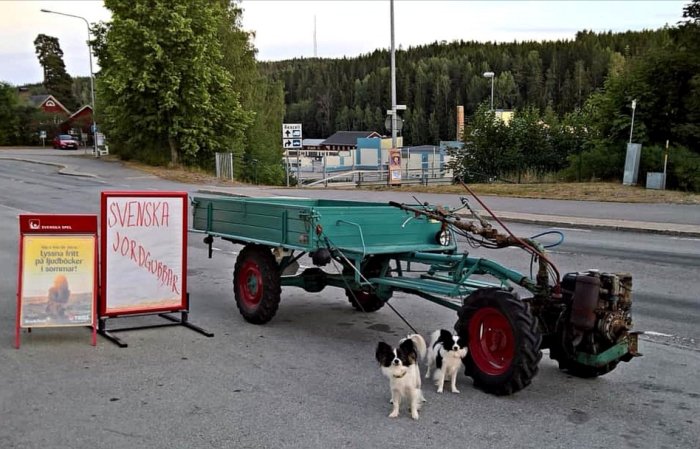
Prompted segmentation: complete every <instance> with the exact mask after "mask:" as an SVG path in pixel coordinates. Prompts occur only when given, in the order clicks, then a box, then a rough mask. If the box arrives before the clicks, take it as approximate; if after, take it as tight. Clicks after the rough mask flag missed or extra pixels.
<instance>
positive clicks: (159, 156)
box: [95, 0, 253, 166]
mask: <svg viewBox="0 0 700 449" xmlns="http://www.w3.org/2000/svg"><path fill="white" fill-rule="evenodd" d="M105 6H106V7H107V8H108V9H109V10H111V12H112V22H111V23H110V24H109V26H107V27H103V28H102V29H95V34H96V36H97V42H96V48H97V54H98V57H100V65H101V67H102V70H101V72H100V76H99V77H98V101H99V102H100V103H99V104H98V107H97V110H98V111H102V115H101V117H102V118H101V122H102V124H103V126H104V128H105V130H106V131H107V132H108V134H109V136H110V139H111V140H113V141H114V142H116V143H118V145H116V146H115V147H116V148H117V149H118V151H119V152H121V153H122V154H124V155H126V156H131V157H133V156H135V155H138V156H140V157H142V158H149V159H151V160H159V161H169V162H170V163H171V164H179V163H184V164H195V163H196V164H199V165H202V166H211V165H213V162H212V161H213V153H214V152H218V151H226V150H228V149H230V148H234V147H236V146H237V145H242V142H243V137H244V132H245V130H246V129H247V128H248V126H249V125H250V124H251V122H252V119H253V118H252V115H251V114H250V113H249V112H247V111H245V110H244V109H243V108H242V106H241V104H240V101H239V95H238V92H239V90H238V89H237V88H236V86H234V85H233V81H232V77H231V74H230V73H229V72H228V71H227V70H226V69H225V67H224V66H223V65H222V59H223V55H222V48H221V47H222V46H221V42H220V40H219V38H218V37H219V36H218V33H219V27H220V24H221V23H222V21H225V20H227V19H228V17H227V14H226V13H227V11H226V9H225V8H224V7H223V6H222V4H221V3H220V2H210V1H208V0H173V1H165V0H150V1H149V0H135V1H131V0H106V1H105ZM144 153H146V154H147V155H148V156H147V157H144Z"/></svg>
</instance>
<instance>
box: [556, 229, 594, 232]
mask: <svg viewBox="0 0 700 449" xmlns="http://www.w3.org/2000/svg"><path fill="white" fill-rule="evenodd" d="M550 229H554V230H557V231H572V232H591V230H590V229H581V228H550Z"/></svg>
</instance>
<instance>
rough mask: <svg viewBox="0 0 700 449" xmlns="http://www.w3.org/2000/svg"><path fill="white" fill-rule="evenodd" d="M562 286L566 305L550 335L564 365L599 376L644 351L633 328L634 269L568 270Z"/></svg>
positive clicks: (554, 351)
mask: <svg viewBox="0 0 700 449" xmlns="http://www.w3.org/2000/svg"><path fill="white" fill-rule="evenodd" d="M561 288H562V302H561V304H560V307H561V308H560V309H559V310H560V312H558V316H557V318H556V325H555V328H554V332H553V334H552V335H551V339H550V340H549V347H550V357H551V358H552V359H554V360H557V361H558V362H559V368H561V369H564V370H567V371H568V372H569V373H570V374H573V375H575V376H578V377H595V376H600V375H603V374H605V373H607V372H609V371H611V370H613V369H614V368H615V366H616V365H617V363H618V362H620V361H625V362H627V361H629V360H631V359H632V357H634V356H638V355H640V354H638V353H637V333H635V332H631V330H632V315H631V308H632V276H631V275H630V274H627V273H601V272H599V271H596V270H589V271H585V272H579V273H568V274H566V275H565V276H564V278H563V279H562V283H561ZM550 310H556V309H550ZM550 316H551V315H550Z"/></svg>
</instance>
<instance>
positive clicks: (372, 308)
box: [345, 288, 384, 313]
mask: <svg viewBox="0 0 700 449" xmlns="http://www.w3.org/2000/svg"><path fill="white" fill-rule="evenodd" d="M345 296H347V297H348V301H350V305H351V306H352V307H353V308H354V309H355V310H357V311H359V312H367V313H369V312H376V311H377V310H379V309H381V308H382V307H384V301H382V299H381V298H380V297H379V296H377V295H376V294H374V293H371V292H367V291H364V290H348V289H347V288H346V289H345Z"/></svg>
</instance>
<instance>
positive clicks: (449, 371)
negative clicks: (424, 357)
mask: <svg viewBox="0 0 700 449" xmlns="http://www.w3.org/2000/svg"><path fill="white" fill-rule="evenodd" d="M467 351H468V349H467V341H466V338H464V337H460V336H458V335H452V333H451V332H450V331H447V330H445V329H440V330H437V331H435V332H433V334H432V335H431V336H430V348H429V349H428V366H427V371H426V373H425V378H426V379H429V378H430V370H431V368H435V373H434V374H433V380H434V381H435V385H436V386H437V392H438V393H442V387H443V385H444V383H445V379H446V378H447V377H449V378H450V381H451V385H452V392H453V393H459V390H458V389H457V373H458V371H459V370H460V369H461V368H462V359H463V358H464V357H466V355H467Z"/></svg>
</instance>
